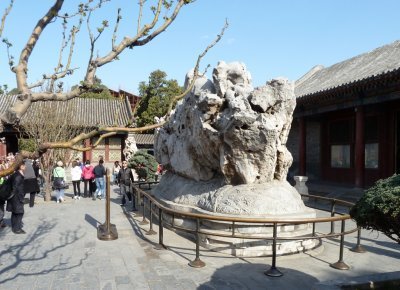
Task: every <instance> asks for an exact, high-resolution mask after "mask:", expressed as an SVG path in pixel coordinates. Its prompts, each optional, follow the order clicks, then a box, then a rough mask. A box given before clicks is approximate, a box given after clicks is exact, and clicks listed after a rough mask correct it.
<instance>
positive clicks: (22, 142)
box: [18, 139, 37, 152]
mask: <svg viewBox="0 0 400 290" xmlns="http://www.w3.org/2000/svg"><path fill="white" fill-rule="evenodd" d="M36 149H37V144H36V142H35V140H33V139H18V150H20V151H28V152H35V151H36Z"/></svg>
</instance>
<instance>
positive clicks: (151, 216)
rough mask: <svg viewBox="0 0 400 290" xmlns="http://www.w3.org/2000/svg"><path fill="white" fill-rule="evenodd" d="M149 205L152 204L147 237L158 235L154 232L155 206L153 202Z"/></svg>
mask: <svg viewBox="0 0 400 290" xmlns="http://www.w3.org/2000/svg"><path fill="white" fill-rule="evenodd" d="M149 203H150V229H149V230H148V232H147V233H146V235H155V234H157V233H156V232H155V231H154V230H153V204H152V202H151V200H150V201H149Z"/></svg>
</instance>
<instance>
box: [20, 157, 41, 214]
mask: <svg viewBox="0 0 400 290" xmlns="http://www.w3.org/2000/svg"><path fill="white" fill-rule="evenodd" d="M25 166H26V168H25V172H24V174H25V176H24V177H25V179H24V190H25V193H29V194H30V197H29V207H33V205H34V204H35V196H36V194H37V193H39V192H40V187H39V183H38V177H39V167H38V166H37V165H36V164H33V162H32V160H30V159H26V160H25Z"/></svg>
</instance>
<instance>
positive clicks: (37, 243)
mask: <svg viewBox="0 0 400 290" xmlns="http://www.w3.org/2000/svg"><path fill="white" fill-rule="evenodd" d="M67 196H69V197H67V199H66V202H65V203H62V204H56V203H55V202H48V203H45V202H43V201H41V200H40V198H38V202H37V204H36V205H35V206H34V207H33V208H29V207H28V206H27V205H25V216H24V219H23V221H24V229H25V231H26V232H27V234H26V235H15V234H13V233H12V232H11V229H10V228H6V229H3V230H1V231H0V289H74V290H75V289H218V290H219V289H335V288H334V287H333V286H332V285H334V284H338V283H340V282H346V283H349V282H350V281H360V279H361V280H362V279H364V280H365V279H368V278H370V277H371V275H380V276H382V275H386V276H388V275H389V276H390V275H391V276H395V277H397V279H398V278H399V277H400V272H396V271H399V269H400V251H399V246H398V245H397V244H395V243H394V242H392V241H390V240H389V239H388V238H386V237H385V236H384V235H382V234H380V233H378V232H367V231H363V240H362V244H363V245H364V247H365V248H366V250H367V251H368V252H367V253H364V254H357V253H354V252H351V251H350V250H349V248H351V247H353V245H354V244H355V242H356V236H355V235H350V236H346V238H345V251H344V261H345V262H346V263H347V264H348V265H349V266H350V267H351V268H350V270H348V271H340V270H335V269H333V268H331V267H329V264H330V263H333V262H336V261H337V260H338V254H339V247H338V244H339V243H338V239H328V240H324V241H323V243H322V246H320V247H318V248H316V249H314V250H311V251H308V252H305V253H301V254H297V255H289V256H280V257H278V259H277V267H278V269H279V270H281V271H282V272H283V274H284V275H283V276H282V277H280V278H273V277H267V276H266V275H264V271H266V270H267V269H269V267H270V266H271V258H270V257H261V258H236V257H233V256H229V255H226V254H222V253H216V252H212V251H209V250H206V249H204V248H201V252H200V255H201V256H200V258H201V259H202V260H203V261H204V262H205V263H206V267H204V268H199V269H196V268H191V267H189V266H188V262H190V261H192V260H193V259H194V257H195V251H194V249H195V244H194V243H193V242H192V241H190V240H187V239H185V238H184V237H182V236H180V235H178V234H177V233H175V232H172V231H169V230H165V231H164V243H165V245H166V246H167V248H168V249H167V250H161V251H160V250H156V249H154V246H155V245H156V244H157V242H158V235H154V236H147V235H145V233H146V231H147V230H148V225H145V226H141V225H139V222H140V221H141V219H142V218H137V217H135V216H134V214H132V213H130V212H128V211H126V209H124V208H121V207H120V206H119V203H120V197H119V194H118V189H117V187H113V188H112V194H111V222H112V223H114V224H115V225H116V227H117V230H118V234H119V238H118V239H117V240H114V241H101V240H98V239H97V230H96V226H97V225H98V224H99V223H103V222H104V221H105V209H104V208H105V201H99V200H97V201H92V200H91V199H81V200H76V201H75V200H73V199H72V198H71V196H72V195H71V193H68V194H67ZM9 219H10V214H9V213H6V222H7V223H8V224H9V223H10V220H9ZM327 226H328V225H327ZM337 226H339V225H337ZM154 229H155V230H156V231H158V227H157V226H156V225H155V227H154ZM383 273H386V274H383ZM360 276H361V278H356V277H360ZM332 287H333V288H332Z"/></svg>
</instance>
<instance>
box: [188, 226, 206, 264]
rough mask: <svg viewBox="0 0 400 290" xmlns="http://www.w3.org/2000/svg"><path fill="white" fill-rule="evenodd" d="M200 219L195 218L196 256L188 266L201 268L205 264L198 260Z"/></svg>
mask: <svg viewBox="0 0 400 290" xmlns="http://www.w3.org/2000/svg"><path fill="white" fill-rule="evenodd" d="M199 231H200V219H196V258H195V259H194V260H193V261H191V262H190V263H189V266H191V267H194V268H202V267H204V266H205V265H206V263H204V262H203V261H202V260H200V233H199Z"/></svg>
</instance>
